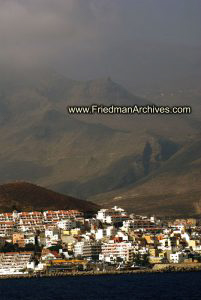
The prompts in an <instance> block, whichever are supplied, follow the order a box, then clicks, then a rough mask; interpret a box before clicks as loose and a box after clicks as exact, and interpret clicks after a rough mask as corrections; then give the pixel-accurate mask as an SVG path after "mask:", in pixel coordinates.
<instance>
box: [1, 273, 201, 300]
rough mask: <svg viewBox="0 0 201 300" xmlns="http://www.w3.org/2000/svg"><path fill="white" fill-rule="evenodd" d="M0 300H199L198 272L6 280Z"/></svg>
mask: <svg viewBox="0 0 201 300" xmlns="http://www.w3.org/2000/svg"><path fill="white" fill-rule="evenodd" d="M0 299H1V300H11V299H12V300H18V299H20V300H26V299H29V300H42V299H43V300H46V299H47V300H49V299H58V300H60V299H61V300H62V299H71V300H77V299H78V300H80V299H82V300H96V299H97V300H99V299H100V300H104V299H105V300H106V299H107V300H124V299H125V300H127V299H128V300H129V299H177V300H179V299H182V300H185V299H186V300H193V299H201V272H185V273H151V274H145V273H144V274H132V275H130V274H129V275H104V276H81V277H51V278H37V279H35V278H33V279H6V280H0Z"/></svg>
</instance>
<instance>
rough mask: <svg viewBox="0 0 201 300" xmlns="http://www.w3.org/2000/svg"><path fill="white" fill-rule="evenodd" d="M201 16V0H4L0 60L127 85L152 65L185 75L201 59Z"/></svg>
mask: <svg viewBox="0 0 201 300" xmlns="http://www.w3.org/2000/svg"><path fill="white" fill-rule="evenodd" d="M200 15H201V1H200V0H56V1H55V0H0V64H1V65H2V64H4V65H8V66H15V68H23V67H26V66H34V67H37V66H41V65H44V66H49V67H51V68H54V69H55V70H57V71H59V72H62V73H65V74H66V75H67V76H68V77H71V78H74V79H93V78H98V77H105V76H112V77H114V78H116V79H117V80H120V81H122V82H124V83H125V84H128V85H132V84H134V83H136V82H138V81H139V82H143V80H145V81H146V80H148V78H150V76H151V74H152V72H153V68H155V70H154V72H153V73H154V76H153V78H155V80H157V77H158V76H159V77H160V75H161V74H162V73H163V74H162V77H164V80H165V78H166V77H168V76H169V77H171V68H173V69H174V68H175V70H174V73H175V74H176V76H178V77H179V76H181V74H182V73H185V72H187V70H189V69H190V72H192V71H191V68H194V67H195V68H196V66H197V64H198V65H199V63H200V62H201V60H200V54H199V50H200V47H201V18H200ZM172 72H173V71H172ZM165 74H167V75H165Z"/></svg>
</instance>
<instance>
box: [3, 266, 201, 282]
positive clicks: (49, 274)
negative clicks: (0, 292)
mask: <svg viewBox="0 0 201 300" xmlns="http://www.w3.org/2000/svg"><path fill="white" fill-rule="evenodd" d="M200 271H201V263H196V264H158V265H154V267H153V268H151V269H150V268H147V269H138V270H121V271H120V270H110V271H76V272H74V271H72V272H66V271H55V272H48V271H47V272H46V273H33V274H18V275H12V274H9V275H0V279H4V280H5V279H21V278H22V279H29V278H51V277H68V276H70V277H72V276H78V277H79V276H104V275H122V274H130V275H131V274H133V275H134V274H143V273H149V274H152V273H167V272H200Z"/></svg>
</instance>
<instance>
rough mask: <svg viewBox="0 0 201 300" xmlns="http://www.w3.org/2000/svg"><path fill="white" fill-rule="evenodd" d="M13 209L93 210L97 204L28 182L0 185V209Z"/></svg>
mask: <svg viewBox="0 0 201 300" xmlns="http://www.w3.org/2000/svg"><path fill="white" fill-rule="evenodd" d="M13 209H17V210H20V211H34V210H35V211H37V210H38V211H40V210H57V209H67V210H68V209H78V210H80V211H83V212H87V211H88V212H89V211H93V212H95V211H97V210H98V206H97V205H95V204H93V203H91V202H88V201H84V200H80V199H76V198H72V197H69V196H66V195H62V194H58V193H55V192H53V191H51V190H48V189H45V188H42V187H40V186H37V185H34V184H31V183H28V182H15V183H7V184H3V185H0V211H1V212H8V211H12V210H13Z"/></svg>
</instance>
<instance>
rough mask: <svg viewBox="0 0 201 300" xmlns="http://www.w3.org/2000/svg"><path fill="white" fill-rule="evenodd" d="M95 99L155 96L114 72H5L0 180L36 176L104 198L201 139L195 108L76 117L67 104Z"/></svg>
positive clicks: (0, 99)
mask: <svg viewBox="0 0 201 300" xmlns="http://www.w3.org/2000/svg"><path fill="white" fill-rule="evenodd" d="M167 100H168V99H167ZM198 102H199V101H198ZM94 103H97V104H104V105H110V104H116V105H134V104H138V105H146V104H152V103H154V101H153V99H151V98H150V99H147V98H143V97H139V96H135V95H133V94H132V93H131V92H129V91H127V90H126V89H125V88H124V87H122V86H121V85H120V84H117V83H115V82H114V81H113V80H112V79H111V78H103V79H97V80H90V81H83V82H81V81H75V80H71V79H68V78H66V77H65V76H62V75H58V74H56V73H54V72H50V71H49V70H48V71H44V70H43V71H41V72H39V71H38V70H37V71H36V70H34V71H33V70H27V71H26V72H21V73H20V74H19V73H18V72H15V71H12V72H11V70H4V73H2V72H1V74H0V109H1V110H0V124H1V126H0V142H1V147H0V166H1V168H0V182H1V183H2V184H3V183H7V182H10V181H15V180H23V181H30V182H33V183H35V184H38V185H41V186H44V187H47V188H50V189H53V190H55V191H57V192H61V193H65V194H67V195H71V196H73V197H77V198H80V199H96V197H98V195H99V194H100V198H99V199H101V197H102V196H101V195H102V194H103V193H110V192H114V193H116V192H117V194H118V191H119V190H122V189H123V190H124V189H125V190H127V189H130V187H131V186H133V185H134V186H137V185H138V184H139V185H140V184H141V182H142V181H143V180H145V179H147V180H148V178H149V180H150V178H151V177H152V175H153V176H155V175H154V174H155V172H160V170H161V169H162V168H163V167H165V165H167V164H168V163H169V162H170V160H171V159H173V158H174V157H175V155H180V153H182V151H184V149H185V147H186V145H188V144H192V143H194V142H196V141H198V140H199V134H200V128H201V122H200V120H199V118H197V117H194V113H193V114H192V115H170V116H169V115H166V116H165V115H126V116H125V115H82V116H81V115H79V116H78V115H69V114H68V113H67V110H66V106H67V105H72V104H73V105H86V104H87V105H90V104H94ZM171 103H173V102H171ZM166 104H168V102H167V103H166ZM178 166H179V164H178ZM186 172H187V173H189V172H190V171H189V170H188V169H186ZM168 180H169V179H168ZM100 201H101V202H100V203H103V202H102V200H100ZM142 207H144V204H142ZM132 208H133V209H135V205H133V206H132Z"/></svg>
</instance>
